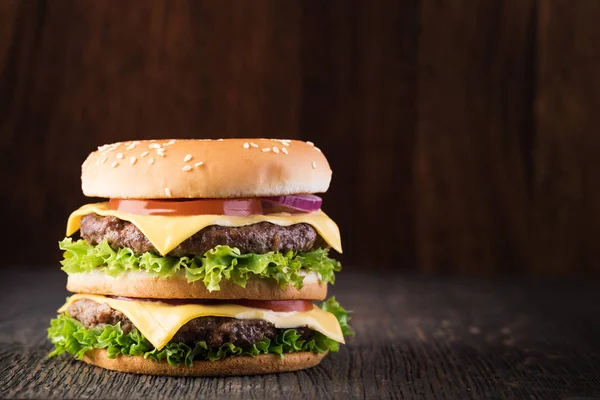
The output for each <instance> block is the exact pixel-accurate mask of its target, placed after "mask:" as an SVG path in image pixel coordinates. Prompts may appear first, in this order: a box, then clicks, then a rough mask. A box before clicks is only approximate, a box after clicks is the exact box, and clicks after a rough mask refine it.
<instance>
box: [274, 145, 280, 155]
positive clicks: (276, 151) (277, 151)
mask: <svg viewBox="0 0 600 400" xmlns="http://www.w3.org/2000/svg"><path fill="white" fill-rule="evenodd" d="M273 153H275V154H279V147H277V146H273Z"/></svg>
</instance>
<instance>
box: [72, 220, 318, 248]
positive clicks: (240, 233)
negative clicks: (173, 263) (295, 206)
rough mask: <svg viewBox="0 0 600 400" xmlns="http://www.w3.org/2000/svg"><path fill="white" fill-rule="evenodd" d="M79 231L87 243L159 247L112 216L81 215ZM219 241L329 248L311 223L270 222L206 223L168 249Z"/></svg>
mask: <svg viewBox="0 0 600 400" xmlns="http://www.w3.org/2000/svg"><path fill="white" fill-rule="evenodd" d="M80 235H81V237H82V238H83V239H85V240H86V241H87V242H88V243H90V244H92V245H95V244H98V243H100V242H102V241H103V240H106V241H107V242H108V244H109V245H110V246H111V247H112V248H113V249H117V248H120V247H127V248H130V249H131V250H133V251H134V252H135V253H136V254H142V253H145V252H148V251H149V252H153V253H156V254H158V251H157V250H156V248H155V247H154V246H153V245H152V243H150V241H149V240H148V238H147V237H146V236H145V235H144V234H143V233H142V232H141V231H140V230H139V229H138V228H137V226H135V225H134V224H132V223H131V222H128V221H123V220H121V219H118V218H116V217H113V216H107V217H103V216H100V215H97V214H89V215H86V216H84V217H83V218H81V229H80ZM218 245H227V246H231V247H237V248H238V249H240V251H241V252H242V253H256V254H264V253H268V252H270V251H276V250H278V251H281V252H286V251H289V250H292V251H296V252H307V251H312V250H315V249H318V248H328V247H329V246H328V245H327V244H326V243H325V241H324V240H323V238H321V236H319V234H318V233H317V231H316V230H315V229H314V228H313V227H312V226H310V225H308V224H295V225H290V226H279V225H275V224H271V223H270V222H259V223H257V224H252V225H246V226H240V227H227V226H217V225H212V226H207V227H206V228H204V229H202V230H200V231H199V232H197V233H195V234H194V235H193V236H191V237H190V238H188V239H186V240H185V241H183V242H182V243H181V244H180V245H178V246H177V247H176V248H174V249H173V250H172V251H171V252H169V254H168V255H169V256H173V257H183V256H194V255H203V254H204V253H206V252H207V251H208V250H210V249H212V248H213V247H216V246H218Z"/></svg>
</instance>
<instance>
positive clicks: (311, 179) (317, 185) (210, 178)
mask: <svg viewBox="0 0 600 400" xmlns="http://www.w3.org/2000/svg"><path fill="white" fill-rule="evenodd" d="M81 182H82V189H83V193H84V194H85V195H86V196H90V197H111V198H131V199H164V198H233V197H258V196H280V195H287V194H294V193H322V192H325V191H327V189H328V188H329V183H330V182H331V168H330V167H329V163H328V162H327V159H326V158H325V156H324V155H323V154H322V153H321V151H320V150H319V149H318V148H317V147H315V146H314V145H313V144H312V143H310V142H302V141H298V140H281V139H218V140H200V139H192V140H187V139H186V140H176V139H164V140H139V141H138V140H136V141H130V142H119V143H113V144H108V145H104V146H100V147H98V150H97V151H94V152H93V153H91V154H90V155H89V156H88V158H87V159H86V160H85V161H84V163H83V165H82V168H81Z"/></svg>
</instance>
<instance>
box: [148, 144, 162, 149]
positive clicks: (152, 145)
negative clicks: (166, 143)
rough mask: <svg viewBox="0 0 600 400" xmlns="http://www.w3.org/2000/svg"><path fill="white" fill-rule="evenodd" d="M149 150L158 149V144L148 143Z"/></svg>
mask: <svg viewBox="0 0 600 400" xmlns="http://www.w3.org/2000/svg"><path fill="white" fill-rule="evenodd" d="M148 148H149V149H160V144H158V143H150V145H149V146H148Z"/></svg>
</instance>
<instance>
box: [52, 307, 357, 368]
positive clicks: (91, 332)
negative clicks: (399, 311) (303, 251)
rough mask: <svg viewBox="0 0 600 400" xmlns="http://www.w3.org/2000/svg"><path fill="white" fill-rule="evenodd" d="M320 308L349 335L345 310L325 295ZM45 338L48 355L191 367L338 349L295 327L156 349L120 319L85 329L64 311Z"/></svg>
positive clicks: (331, 342)
mask: <svg viewBox="0 0 600 400" xmlns="http://www.w3.org/2000/svg"><path fill="white" fill-rule="evenodd" d="M321 308H322V309H323V310H326V311H329V312H331V313H332V314H334V315H335V316H336V317H337V318H338V321H339V322H340V325H341V327H342V331H343V332H344V336H353V335H354V333H353V332H352V330H351V328H350V326H349V325H348V320H349V317H348V311H346V310H345V309H344V308H343V307H342V306H340V304H339V303H338V302H337V301H336V300H335V297H331V298H329V299H328V300H327V301H325V302H323V304H322V305H321ZM48 339H50V341H51V342H52V343H53V344H54V347H55V349H54V351H52V352H51V353H50V355H49V356H50V357H54V356H59V355H61V354H63V353H65V352H66V353H69V354H71V355H73V356H74V357H75V358H76V359H78V360H81V359H82V358H83V356H84V355H85V353H87V352H88V351H90V350H93V349H105V350H106V351H107V352H108V357H109V358H116V357H119V356H143V357H144V358H147V359H150V360H152V361H156V362H160V361H167V362H168V363H169V365H172V366H179V365H181V364H185V365H186V366H187V367H191V366H192V364H193V362H194V361H217V360H221V359H223V358H225V357H231V356H257V355H260V354H278V355H280V356H281V357H282V358H283V357H284V354H286V353H293V352H299V351H310V352H312V353H324V352H326V351H331V352H337V351H339V346H340V344H339V343H338V342H336V341H335V340H333V339H330V338H328V337H327V336H325V335H323V334H321V333H319V332H314V334H313V336H312V337H311V338H310V339H309V340H304V339H302V337H301V335H300V334H298V332H297V331H296V330H295V329H287V330H285V331H283V333H282V334H280V335H278V336H277V337H275V338H274V339H268V338H263V339H262V340H261V341H259V342H258V343H256V344H253V345H250V346H236V345H233V344H232V343H225V344H223V345H222V346H221V347H219V348H210V347H208V346H207V344H206V342H204V341H200V342H196V343H195V344H194V345H193V346H190V345H188V344H185V343H169V344H167V345H166V346H165V347H163V348H162V349H160V350H158V349H156V348H155V347H154V346H153V345H152V344H151V343H150V342H149V341H148V339H146V338H145V337H144V335H142V334H141V333H140V332H139V331H138V330H137V329H133V330H132V331H131V332H129V333H127V334H126V333H124V332H123V329H122V328H121V324H120V322H119V323H117V324H116V325H106V326H104V327H103V328H90V329H88V328H86V327H84V326H83V324H82V323H81V322H79V321H77V320H75V319H73V318H71V317H70V316H69V315H68V314H66V313H65V314H61V315H59V316H58V317H57V318H54V319H52V320H51V321H50V327H49V328H48Z"/></svg>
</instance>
